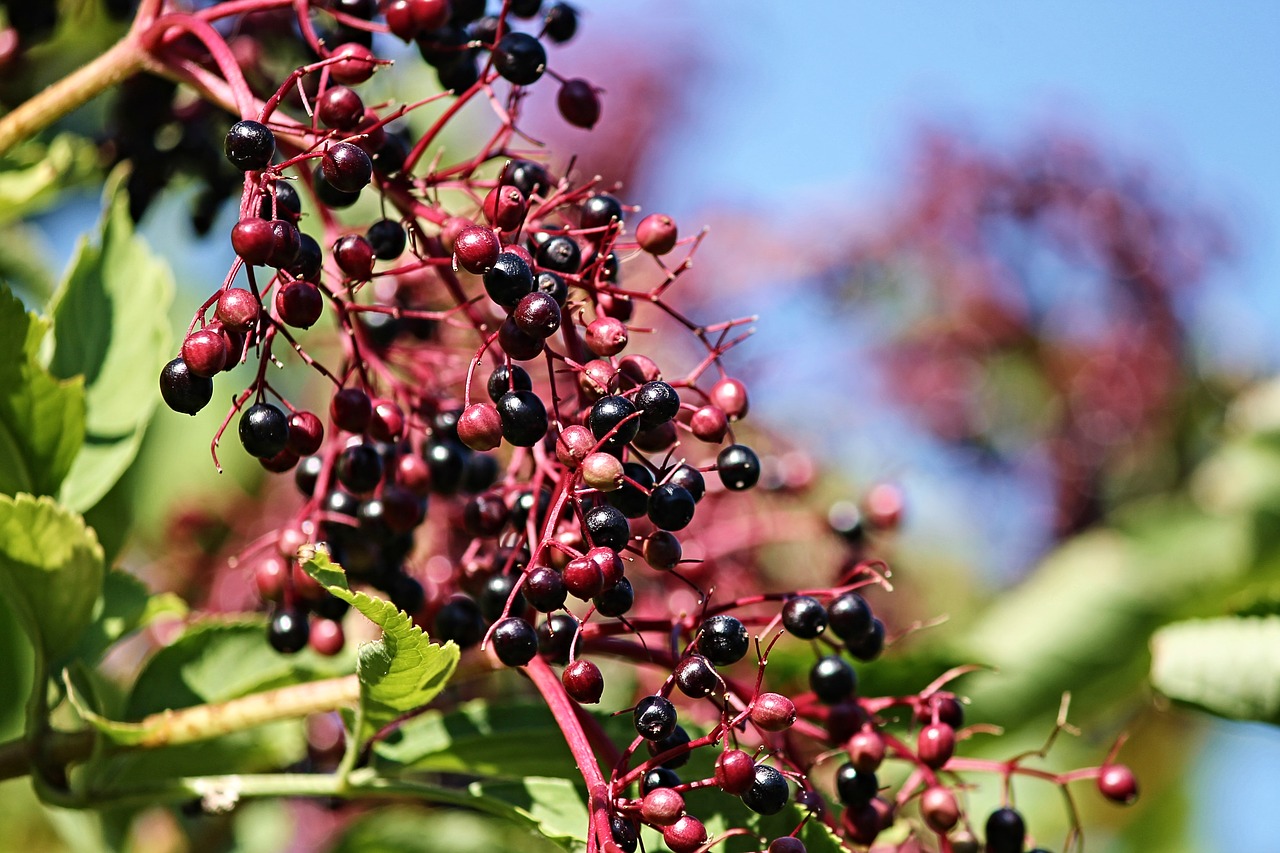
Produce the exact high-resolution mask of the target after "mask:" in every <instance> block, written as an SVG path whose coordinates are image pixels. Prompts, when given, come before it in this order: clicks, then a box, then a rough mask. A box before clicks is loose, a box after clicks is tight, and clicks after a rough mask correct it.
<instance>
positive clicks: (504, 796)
mask: <svg viewBox="0 0 1280 853" xmlns="http://www.w3.org/2000/svg"><path fill="white" fill-rule="evenodd" d="M467 790H468V791H469V792H470V793H471V795H472V796H473V797H475V798H476V801H477V802H476V805H477V808H482V809H484V810H486V811H489V812H491V813H492V814H498V815H503V816H505V817H508V818H510V819H512V820H514V821H516V822H517V823H522V824H524V825H526V826H528V827H530V828H532V829H535V830H536V831H537V832H538V833H539V834H540V835H542V836H543V837H544V838H548V839H550V840H552V841H556V842H568V843H571V844H576V843H585V842H586V840H587V830H588V829H589V828H590V826H589V825H590V819H591V818H590V815H589V814H588V812H587V803H586V794H585V792H583V791H582V790H580V789H579V788H578V787H577V786H576V785H574V784H573V783H572V782H570V781H569V780H568V779H563V778H559V777H541V776H529V777H526V778H524V779H512V780H490V779H482V780H477V781H475V782H472V783H471V784H470V785H469V786H468V787H467Z"/></svg>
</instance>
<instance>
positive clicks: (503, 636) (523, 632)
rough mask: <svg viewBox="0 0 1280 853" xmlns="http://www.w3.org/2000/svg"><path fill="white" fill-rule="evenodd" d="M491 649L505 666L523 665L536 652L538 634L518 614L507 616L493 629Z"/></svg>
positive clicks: (531, 658)
mask: <svg viewBox="0 0 1280 853" xmlns="http://www.w3.org/2000/svg"><path fill="white" fill-rule="evenodd" d="M493 650H494V652H496V653H497V655H498V660H500V661H502V662H503V663H505V664H506V665H507V666H524V665H525V664H527V663H528V662H529V661H531V660H533V658H534V655H536V654H537V653H538V635H537V634H536V633H534V630H533V626H532V625H530V624H529V623H528V622H526V621H525V620H523V619H521V618H520V617H519V616H508V617H507V618H506V619H503V620H502V621H501V622H499V623H498V624H497V626H496V627H494V629H493Z"/></svg>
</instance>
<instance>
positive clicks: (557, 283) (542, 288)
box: [534, 270, 569, 308]
mask: <svg viewBox="0 0 1280 853" xmlns="http://www.w3.org/2000/svg"><path fill="white" fill-rule="evenodd" d="M534 284H535V285H536V286H537V288H538V292H539V293H545V294H547V296H550V297H551V298H552V299H554V300H555V301H556V304H557V305H559V306H560V307H561V308H564V303H565V302H567V301H568V299H569V285H567V284H565V282H564V279H563V278H561V277H560V276H558V275H556V274H555V273H553V272H551V271H550V270H542V271H540V272H539V273H538V275H537V278H535V279H534Z"/></svg>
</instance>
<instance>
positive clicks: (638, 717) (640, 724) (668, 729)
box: [634, 696, 676, 740]
mask: <svg viewBox="0 0 1280 853" xmlns="http://www.w3.org/2000/svg"><path fill="white" fill-rule="evenodd" d="M634 722H635V727H636V733H637V734H639V735H640V737H642V738H644V739H645V740H662V739H663V738H665V737H670V736H671V734H672V733H673V732H674V731H675V730H676V706H675V705H672V704H671V702H670V700H668V699H664V698H663V697H661V696H645V697H644V698H643V699H641V700H640V701H639V702H637V703H636V708H635V712H634Z"/></svg>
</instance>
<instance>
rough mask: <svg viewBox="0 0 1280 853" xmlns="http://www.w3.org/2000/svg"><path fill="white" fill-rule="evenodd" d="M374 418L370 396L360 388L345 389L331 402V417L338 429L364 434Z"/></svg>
mask: <svg viewBox="0 0 1280 853" xmlns="http://www.w3.org/2000/svg"><path fill="white" fill-rule="evenodd" d="M372 416H373V404H372V403H371V402H370V401H369V395H368V394H366V393H365V392H364V391H363V390H361V389H360V388H343V389H342V390H341V391H339V392H338V393H336V394H334V395H333V399H332V400H330V401H329V417H331V418H333V422H334V423H335V424H337V425H338V429H344V430H346V431H347V432H364V430H365V427H367V426H368V425H369V418H370V417H372Z"/></svg>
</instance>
